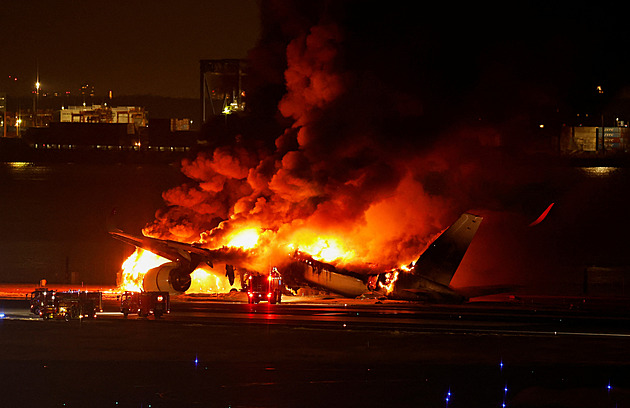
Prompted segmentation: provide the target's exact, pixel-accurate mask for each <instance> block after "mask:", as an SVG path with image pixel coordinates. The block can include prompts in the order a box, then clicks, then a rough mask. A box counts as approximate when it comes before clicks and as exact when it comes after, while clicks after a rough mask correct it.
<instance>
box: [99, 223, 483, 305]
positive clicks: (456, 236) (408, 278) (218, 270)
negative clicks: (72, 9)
mask: <svg viewBox="0 0 630 408" xmlns="http://www.w3.org/2000/svg"><path fill="white" fill-rule="evenodd" d="M482 219H483V218H482V217H479V216H476V215H473V214H469V213H465V214H462V215H461V216H460V217H459V219H458V220H457V221H456V222H455V223H454V224H453V225H451V226H450V227H449V228H448V229H446V231H444V232H443V233H442V234H440V235H439V237H438V238H437V239H435V240H434V241H433V243H431V244H430V245H429V246H428V248H427V249H426V250H425V251H424V252H423V253H422V255H421V256H420V257H419V258H418V260H417V261H416V262H414V263H412V264H410V265H409V266H408V267H401V268H395V269H391V270H387V271H377V270H374V269H373V268H370V267H366V268H358V269H356V270H352V269H345V268H341V267H337V266H335V265H333V264H332V263H327V262H326V261H325V260H321V259H316V258H315V257H313V255H310V254H308V253H306V252H303V251H301V250H300V249H295V250H294V251H293V253H292V254H291V255H289V256H288V257H287V258H288V259H290V261H288V262H286V263H284V264H283V266H281V271H282V273H283V275H286V276H289V277H291V278H292V280H293V281H294V282H300V283H303V284H308V285H310V286H315V287H317V288H321V289H324V290H327V291H330V292H334V293H337V294H341V295H343V296H347V297H358V296H361V295H363V294H365V293H366V292H375V293H377V294H378V295H379V296H385V297H387V298H389V299H399V300H422V301H430V302H439V303H461V302H463V301H465V300H467V297H466V296H465V295H464V294H463V293H460V292H458V291H457V290H455V289H453V288H451V287H450V286H449V284H450V282H451V279H452V278H453V275H454V274H455V272H456V271H457V268H458V266H459V264H460V262H461V260H462V259H463V257H464V255H465V253H466V251H467V249H468V246H469V245H470V243H471V241H472V239H473V237H474V235H475V233H476V232H477V229H478V228H479V225H480V224H481V221H482ZM244 231H247V233H245V232H243V233H241V234H239V236H241V237H243V236H249V238H248V241H249V242H250V244H249V245H251V242H256V241H257V237H255V236H253V235H252V234H253V233H252V230H251V229H250V230H244ZM110 234H111V235H112V237H113V238H116V239H118V240H120V241H123V242H125V243H128V244H131V245H134V246H136V247H137V248H140V249H142V250H144V251H147V252H149V254H155V255H159V256H160V257H162V258H164V262H165V263H162V264H159V265H157V266H154V265H151V264H150V263H149V264H148V265H147V266H145V269H147V270H146V272H145V273H143V274H140V276H139V274H137V273H136V274H135V277H134V278H131V279H130V280H131V281H132V282H136V284H139V287H136V289H142V290H145V291H154V290H158V291H169V292H171V293H184V292H186V291H187V290H188V289H189V288H190V287H191V283H192V280H193V278H192V277H191V276H192V274H193V273H194V272H196V271H197V270H198V268H199V267H200V265H205V266H207V267H209V268H210V269H211V270H212V271H213V272H214V274H215V275H217V276H219V275H222V274H224V276H225V277H226V278H227V279H228V280H229V284H230V285H233V284H234V281H235V271H236V273H238V274H240V275H241V276H244V275H245V274H250V273H251V269H250V268H251V264H252V262H251V260H250V259H249V258H251V257H252V256H253V255H252V253H251V252H244V251H243V249H242V248H235V247H227V246H224V247H222V248H219V249H213V250H211V249H207V248H203V247H201V246H199V245H198V244H184V243H181V242H176V241H171V240H162V239H156V238H150V237H144V236H142V237H140V236H135V235H132V234H128V233H125V232H122V231H120V230H111V231H110ZM240 245H248V244H243V243H241V244H240ZM291 246H293V245H291ZM326 249H328V250H330V248H329V247H328V248H326ZM321 252H322V251H320V253H321ZM145 261H146V258H145ZM168 261H170V262H168ZM126 262H131V265H127V267H130V268H131V270H134V268H135V267H136V266H137V265H138V263H139V259H138V256H136V257H134V256H133V255H132V257H130V258H129V259H128V261H126ZM215 264H216V267H215ZM123 268H125V266H123ZM128 282H129V279H128ZM126 289H128V287H126Z"/></svg>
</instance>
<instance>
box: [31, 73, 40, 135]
mask: <svg viewBox="0 0 630 408" xmlns="http://www.w3.org/2000/svg"><path fill="white" fill-rule="evenodd" d="M37 77H38V78H37V82H35V112H33V115H34V116H33V122H34V125H35V127H37V111H38V110H39V87H40V86H41V84H40V83H39V73H38V74H37Z"/></svg>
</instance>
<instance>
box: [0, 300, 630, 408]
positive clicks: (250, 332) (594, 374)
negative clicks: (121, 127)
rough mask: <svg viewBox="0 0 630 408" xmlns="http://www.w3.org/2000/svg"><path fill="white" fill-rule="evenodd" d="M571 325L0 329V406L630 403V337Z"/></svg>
mask: <svg viewBox="0 0 630 408" xmlns="http://www.w3.org/2000/svg"><path fill="white" fill-rule="evenodd" d="M245 306H246V305H243V307H245ZM239 307H240V306H239ZM287 307H290V306H287ZM374 308H375V311H378V306H377V305H374ZM253 311H255V310H253ZM243 313H244V314H245V315H246V314H247V313H245V312H243ZM171 317H172V318H171ZM503 318H505V317H503ZM504 324H505V323H497V327H498V328H500V327H501V326H502V325H504ZM446 326H448V325H446ZM466 326H468V324H465V325H464V326H463V327H466ZM470 326H471V327H472V326H474V324H473V323H471V324H470ZM578 329H579V327H577V326H573V327H572V333H558V334H554V333H553V332H548V331H539V332H530V331H523V332H519V331H514V332H505V331H501V330H497V331H496V332H493V331H492V330H484V331H482V332H480V331H475V330H465V329H464V330H462V326H461V325H460V326H458V330H456V331H455V330H448V328H446V329H444V328H441V329H436V330H433V329H431V330H418V329H414V330H405V329H392V328H387V329H379V328H378V327H361V328H358V329H353V328H351V327H348V326H346V327H344V326H343V325H327V326H324V327H316V326H312V325H303V324H301V323H300V322H299V321H294V322H288V323H286V324H284V323H283V324H272V323H267V324H265V323H262V321H257V322H255V323H251V322H247V321H246V320H245V319H237V320H235V321H234V322H229V321H226V320H225V319H208V318H195V317H191V318H178V316H177V311H174V313H173V315H171V316H168V317H167V318H165V319H162V320H153V319H148V320H146V319H144V320H143V319H129V320H124V319H121V318H120V317H119V316H113V315H112V316H111V317H109V316H108V315H104V316H101V317H99V318H97V319H96V320H82V321H71V322H63V321H47V322H44V321H42V320H35V319H34V320H28V319H5V320H1V321H0V370H1V371H0V372H2V380H1V381H0V389H1V396H2V398H1V401H2V403H0V406H23V407H31V406H38V407H64V406H65V407H321V406H333V407H337V406H339V407H384V406H403V407H407V406H409V407H445V406H449V407H501V406H503V404H505V406H509V407H615V406H619V407H622V406H629V404H630V375H628V374H630V349H629V348H628V342H629V341H630V337H628V336H627V334H626V333H625V330H624V329H623V328H621V329H620V330H614V331H612V332H611V331H606V330H603V331H602V330H597V331H588V330H587V331H585V332H580V331H579V330H578ZM546 333H547V334H546ZM609 385H610V388H609ZM506 388H507V391H506ZM449 392H450V398H449V394H448V393H449Z"/></svg>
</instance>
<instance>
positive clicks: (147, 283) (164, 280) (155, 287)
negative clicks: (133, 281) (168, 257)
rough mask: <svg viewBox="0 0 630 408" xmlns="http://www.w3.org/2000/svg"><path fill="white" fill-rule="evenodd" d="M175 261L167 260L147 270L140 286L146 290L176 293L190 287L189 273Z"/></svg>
mask: <svg viewBox="0 0 630 408" xmlns="http://www.w3.org/2000/svg"><path fill="white" fill-rule="evenodd" d="M182 269H183V268H182V266H181V265H180V264H179V263H177V262H169V263H165V264H163V265H160V266H158V267H155V268H153V269H149V271H148V272H147V273H146V274H145V275H144V279H143V281H142V288H143V289H144V290H145V291H146V292H156V291H157V292H169V293H170V294H172V295H178V294H180V293H184V292H186V291H187V290H188V289H189V288H190V284H191V278H190V273H189V272H187V271H183V270H182Z"/></svg>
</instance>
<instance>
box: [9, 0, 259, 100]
mask: <svg viewBox="0 0 630 408" xmlns="http://www.w3.org/2000/svg"><path fill="white" fill-rule="evenodd" d="M0 21H1V24H0V38H1V39H2V41H1V42H0V54H1V55H2V58H1V59H0V74H1V75H2V81H0V88H4V89H2V91H6V92H7V93H8V94H11V93H15V92H18V93H19V95H25V94H28V93H29V92H30V90H31V89H32V88H33V87H34V84H35V78H36V72H37V67H38V66H39V76H40V82H41V84H42V91H43V92H66V91H71V92H78V90H79V89H80V86H81V85H82V84H84V83H89V84H92V85H93V86H94V87H95V91H96V94H97V95H107V93H108V91H109V90H112V91H113V93H114V96H120V95H146V94H152V95H159V96H171V97H193V98H195V97H198V95H199V60H200V59H213V58H243V57H245V56H246V55H247V51H248V50H249V49H250V48H251V47H253V46H254V45H255V43H256V39H257V37H258V32H259V27H260V23H259V8H258V5H257V2H256V1H250V0H233V1H221V0H209V1H198V0H181V1H176V2H175V1H169V0H155V1H140V0H130V1H80V2H77V1H72V0H61V1H48V0H27V1H3V2H2V6H1V7H0ZM10 75H11V76H13V77H15V76H17V77H18V83H17V84H13V83H11V81H9V80H8V76H10Z"/></svg>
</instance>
